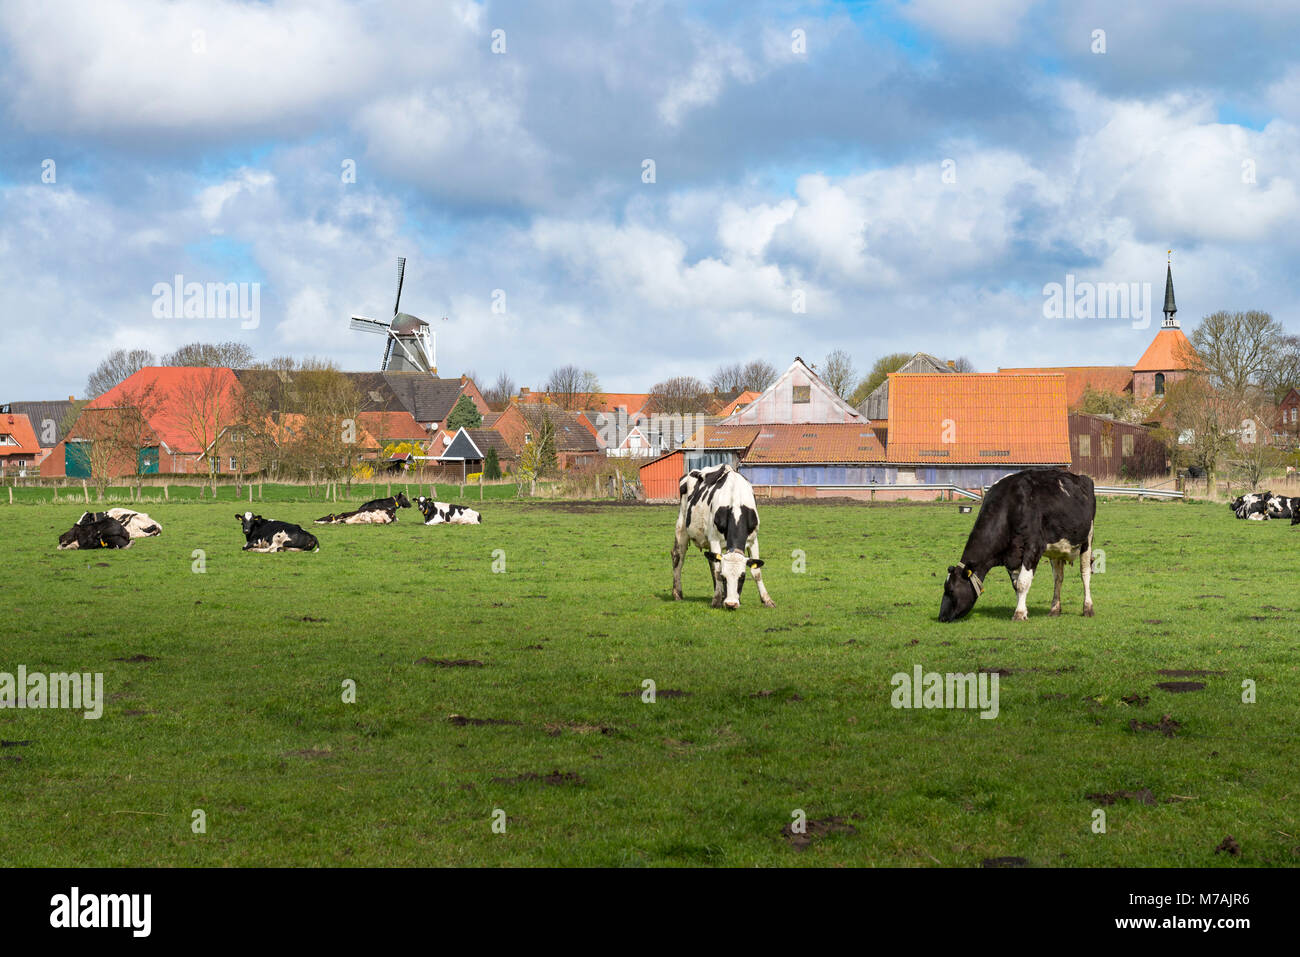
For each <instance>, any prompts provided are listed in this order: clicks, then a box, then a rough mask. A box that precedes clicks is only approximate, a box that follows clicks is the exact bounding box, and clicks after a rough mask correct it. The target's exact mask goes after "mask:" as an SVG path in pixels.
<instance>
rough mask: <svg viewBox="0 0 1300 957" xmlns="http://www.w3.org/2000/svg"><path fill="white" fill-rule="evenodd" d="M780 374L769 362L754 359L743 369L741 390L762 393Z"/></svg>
mask: <svg viewBox="0 0 1300 957" xmlns="http://www.w3.org/2000/svg"><path fill="white" fill-rule="evenodd" d="M780 374H781V372H780V370H778V369H777V367H776V366H774V365H772V363H770V362H764V361H763V360H762V359H755V360H753V361H752V362H747V363H745V368H744V369H743V370H742V375H741V388H742V389H747V390H752V391H754V392H762V391H763V390H764V389H766V388H767V387H768V386H770V385H771V384H772V383H773V382H775V381H776V377H777V376H779V375H780Z"/></svg>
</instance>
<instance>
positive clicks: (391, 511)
mask: <svg viewBox="0 0 1300 957" xmlns="http://www.w3.org/2000/svg"><path fill="white" fill-rule="evenodd" d="M410 507H411V500H410V499H409V498H407V497H406V496H405V495H403V494H402V493H401V492H398V493H397V495H396V496H389V497H388V498H376V499H371V500H370V501H369V502H366V503H364V504H363V505H361V506H360V507H359V508H357V509H356V510H354V511H351V512H342V513H340V514H338V515H326V516H324V517H323V518H318V519H316V524H317V525H390V524H392V523H393V522H395V521H397V510H398V509H399V508H410Z"/></svg>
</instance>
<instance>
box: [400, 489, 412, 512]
mask: <svg viewBox="0 0 1300 957" xmlns="http://www.w3.org/2000/svg"><path fill="white" fill-rule="evenodd" d="M397 507H398V508H410V507H411V500H410V499H409V498H407V497H406V496H405V495H404V494H402V493H401V492H398V493H397Z"/></svg>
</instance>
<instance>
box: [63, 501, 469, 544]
mask: <svg viewBox="0 0 1300 957" xmlns="http://www.w3.org/2000/svg"><path fill="white" fill-rule="evenodd" d="M410 507H411V500H410V499H409V498H407V497H406V496H405V495H403V494H402V493H401V492H399V493H397V495H395V496H390V497H389V498H377V499H372V500H371V501H369V502H366V503H365V504H363V505H362V506H361V507H360V508H357V509H355V510H354V511H351V512H343V513H342V514H339V515H326V516H324V517H323V518H318V519H316V522H315V524H317V525H388V524H390V523H392V522H396V521H397V510H398V509H399V508H410ZM416 507H418V508H419V510H420V513H421V514H422V515H423V516H424V524H425V525H481V524H483V516H481V515H480V514H479V513H478V512H476V511H475V510H474V509H472V508H466V507H465V506H464V505H451V504H449V503H447V502H435V501H434V500H433V499H431V498H425V497H424V496H423V495H421V496H420V497H419V499H417V500H416ZM235 517H236V518H237V519H239V522H240V526H241V527H242V529H243V532H244V541H245V544H244V549H243V550H244V551H246V552H248V551H252V552H314V551H319V550H320V541H319V540H318V539H317V538H316V536H315V535H312V534H311V533H310V532H308V531H307V530H306V529H304V528H303V527H302V526H301V525H294V524H292V523H290V522H277V521H273V520H270V519H265V518H263V517H262V516H261V515H254V514H253V513H252V512H242V513H237V514H236V515H235ZM161 534H162V526H161V525H159V524H158V523H157V522H156V521H154V520H153V519H152V518H150V517H149V516H148V515H146V514H145V513H144V512H136V511H133V510H131V509H129V508H110V509H109V510H108V511H106V512H84V513H82V516H81V518H79V519H77V521H76V524H74V525H73V526H72V528H70V529H68V530H67V531H66V532H64V533H63V534H62V535H60V536H59V548H61V549H79V548H130V547H131V543H132V542H134V541H135V540H136V539H137V538H149V537H151V536H154V535H161Z"/></svg>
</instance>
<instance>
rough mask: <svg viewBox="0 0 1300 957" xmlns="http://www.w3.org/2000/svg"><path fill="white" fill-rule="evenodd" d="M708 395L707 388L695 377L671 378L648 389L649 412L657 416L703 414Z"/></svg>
mask: <svg viewBox="0 0 1300 957" xmlns="http://www.w3.org/2000/svg"><path fill="white" fill-rule="evenodd" d="M708 394H709V389H708V387H707V386H706V385H705V384H704V383H703V382H701V381H700V380H699V379H697V378H695V376H690V375H679V376H673V377H672V378H671V379H665V380H664V381H663V382H656V383H655V384H654V385H653V386H651V387H650V400H649V403H648V406H649V411H650V412H653V413H657V414H659V415H686V414H689V413H691V412H703V411H704V406H705V397H706V396H707V395H708Z"/></svg>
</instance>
